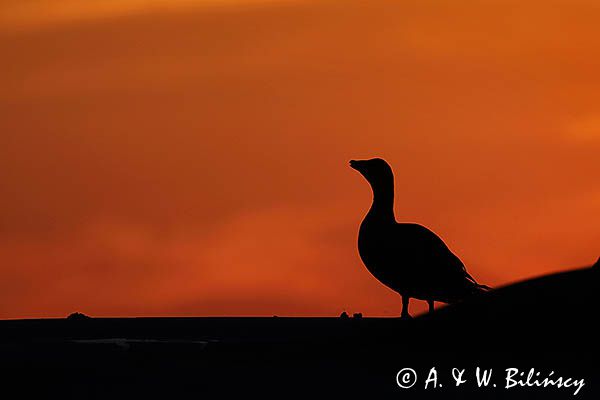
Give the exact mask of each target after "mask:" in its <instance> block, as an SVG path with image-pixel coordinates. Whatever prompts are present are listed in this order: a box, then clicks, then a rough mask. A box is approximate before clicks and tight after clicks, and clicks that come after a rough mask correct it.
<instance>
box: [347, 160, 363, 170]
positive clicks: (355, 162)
mask: <svg viewBox="0 0 600 400" xmlns="http://www.w3.org/2000/svg"><path fill="white" fill-rule="evenodd" d="M363 163H364V161H361V160H350V168H352V169H355V170H357V171H360V167H361V165H362V164H363Z"/></svg>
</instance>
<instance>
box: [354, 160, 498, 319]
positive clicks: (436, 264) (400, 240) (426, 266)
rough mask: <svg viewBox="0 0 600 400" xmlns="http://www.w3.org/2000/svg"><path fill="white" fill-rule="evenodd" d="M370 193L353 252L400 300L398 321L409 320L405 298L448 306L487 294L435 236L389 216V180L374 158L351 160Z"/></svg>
mask: <svg viewBox="0 0 600 400" xmlns="http://www.w3.org/2000/svg"><path fill="white" fill-rule="evenodd" d="M350 166H351V167H352V168H353V169H355V170H357V171H358V172H360V173H361V174H362V175H363V176H364V177H365V179H366V180H367V181H368V182H369V184H370V185H371V188H372V189H373V204H372V205H371V209H370V210H369V212H368V213H367V215H366V216H365V218H364V220H363V221H362V223H361V224H360V230H359V233H358V251H359V253H360V258H361V259H362V261H363V263H364V264H365V266H366V267H367V269H368V270H369V272H371V273H372V274H373V276H375V278H377V279H378V280H379V281H381V282H382V283H383V284H384V285H386V286H388V287H389V288H391V289H393V290H394V291H396V292H398V293H399V294H400V295H401V296H402V314H401V315H402V317H405V318H408V317H410V315H409V313H408V303H409V300H410V298H411V297H412V298H416V299H421V300H426V301H427V302H428V304H429V311H430V312H431V311H433V307H434V301H441V302H444V303H453V302H456V301H459V300H461V299H463V298H465V297H467V296H469V295H472V294H475V293H478V292H482V291H486V290H488V289H489V288H488V287H487V286H485V285H480V284H478V283H477V282H475V279H473V278H472V277H471V275H469V273H468V272H467V270H466V269H465V266H464V265H463V263H462V262H461V261H460V259H459V258H458V257H456V256H455V255H454V254H453V253H452V252H451V251H450V250H449V249H448V247H447V246H446V244H445V243H444V242H443V241H442V239H440V238H439V237H438V236H437V235H436V234H435V233H433V232H432V231H430V230H429V229H427V228H425V227H424V226H422V225H418V224H411V223H398V222H396V218H395V216H394V175H393V173H392V168H391V167H390V166H389V165H388V163H387V162H385V161H384V160H382V159H380V158H374V159H371V160H352V161H350Z"/></svg>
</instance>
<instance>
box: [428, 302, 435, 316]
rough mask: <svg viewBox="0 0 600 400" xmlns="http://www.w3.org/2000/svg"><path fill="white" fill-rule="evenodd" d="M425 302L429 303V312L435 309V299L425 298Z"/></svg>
mask: <svg viewBox="0 0 600 400" xmlns="http://www.w3.org/2000/svg"><path fill="white" fill-rule="evenodd" d="M427 304H429V313H430V314H431V313H432V312H433V310H435V308H434V304H435V301H433V300H427Z"/></svg>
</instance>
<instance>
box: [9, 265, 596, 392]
mask: <svg viewBox="0 0 600 400" xmlns="http://www.w3.org/2000/svg"><path fill="white" fill-rule="evenodd" d="M599 278H600V267H595V268H585V269H580V270H574V271H570V272H565V273H560V274H555V275H549V276H545V277H541V278H538V279H533V280H529V281H525V282H521V283H517V284H514V285H510V286H506V287H502V288H499V289H496V290H494V291H491V292H487V293H483V294H480V295H477V296H473V297H470V298H469V299H467V300H465V301H463V302H459V303H457V304H453V305H449V306H447V307H443V308H441V309H439V310H436V311H435V312H434V313H432V314H427V315H424V316H422V317H418V318H415V319H413V320H404V319H401V318H368V317H363V318H339V317H335V318H285V317H277V318H275V317H272V318H117V319H110V318H71V319H49V320H16V321H0V339H1V340H0V376H1V377H2V378H1V379H2V388H3V390H4V392H5V393H7V392H8V391H9V390H14V389H17V390H19V391H20V395H21V398H26V397H31V396H34V395H35V396H37V397H36V398H77V399H82V398H111V399H112V398H161V399H167V398H168V399H173V398H193V399H198V398H204V397H203V396H209V398H216V396H219V397H218V398H248V397H249V396H252V398H253V397H256V396H260V397H261V398H265V397H277V398H289V397H292V398H306V397H307V396H310V397H313V398H314V397H316V398H322V397H325V396H331V397H334V396H335V398H342V397H349V398H355V397H356V396H368V398H394V399H397V398H403V399H405V398H476V399H487V398H510V399H514V398H523V399H535V398H538V399H549V398H550V399H554V398H556V399H565V398H571V397H572V396H573V391H572V390H564V389H562V390H561V389H556V388H547V389H540V388H514V389H511V390H504V389H502V388H497V389H491V388H483V389H478V388H476V387H473V386H467V387H461V388H455V387H453V385H452V380H451V379H450V377H449V372H448V371H450V370H451V368H454V367H456V368H466V369H468V370H474V369H475V368H476V367H477V366H479V367H481V368H496V369H498V370H503V369H504V368H509V367H516V368H522V369H523V370H527V369H529V368H531V367H535V368H538V369H539V370H540V371H545V373H548V370H549V369H552V370H553V371H555V372H556V374H561V375H563V376H573V377H582V378H585V380H586V385H585V387H583V389H582V390H581V392H580V393H579V394H578V395H577V397H576V398H583V399H587V398H590V399H597V398H598V395H599V394H600V392H599V390H598V389H599V386H598V385H600V364H599V363H598V360H597V356H598V328H597V315H598V294H599V293H600V291H599V290H598V289H599V286H600V285H599ZM433 366H435V367H436V368H437V369H438V370H440V371H446V374H445V375H441V377H440V379H442V378H443V379H444V382H446V385H444V388H439V389H436V390H430V389H429V390H424V389H423V386H422V384H423V381H424V379H425V376H424V375H426V373H427V371H428V370H429V369H430V368H431V367H433ZM405 367H410V368H413V369H415V370H416V371H417V372H418V373H419V377H420V379H421V380H420V381H419V384H418V385H416V386H415V387H413V388H411V389H400V388H399V387H398V386H397V384H396V381H395V379H396V378H395V377H396V374H397V372H398V371H399V370H400V369H402V368H405ZM496 373H499V372H496ZM440 374H441V373H440ZM498 383H501V381H500V380H499V381H498ZM13 398H16V397H14V396H13Z"/></svg>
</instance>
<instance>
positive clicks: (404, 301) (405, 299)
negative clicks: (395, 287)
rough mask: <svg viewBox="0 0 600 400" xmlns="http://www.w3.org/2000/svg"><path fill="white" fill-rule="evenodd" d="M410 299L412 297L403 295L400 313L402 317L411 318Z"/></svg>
mask: <svg viewBox="0 0 600 400" xmlns="http://www.w3.org/2000/svg"><path fill="white" fill-rule="evenodd" d="M409 301H410V297H408V296H402V314H400V317H401V318H411V316H410V314H409V313H408V302H409Z"/></svg>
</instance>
